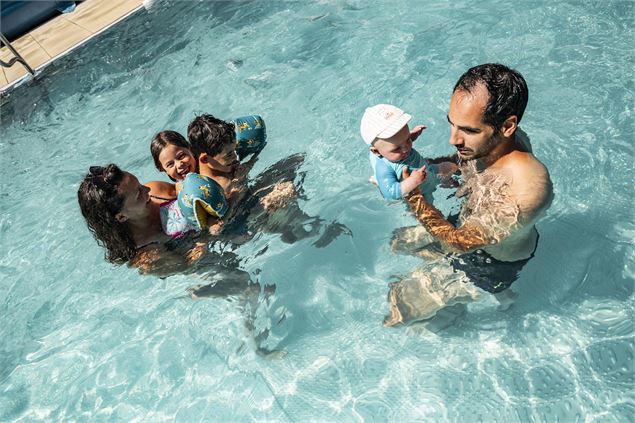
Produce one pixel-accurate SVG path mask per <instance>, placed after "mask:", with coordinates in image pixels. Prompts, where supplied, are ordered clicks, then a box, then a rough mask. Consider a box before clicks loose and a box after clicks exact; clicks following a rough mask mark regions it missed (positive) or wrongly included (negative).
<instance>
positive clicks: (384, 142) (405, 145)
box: [370, 125, 412, 162]
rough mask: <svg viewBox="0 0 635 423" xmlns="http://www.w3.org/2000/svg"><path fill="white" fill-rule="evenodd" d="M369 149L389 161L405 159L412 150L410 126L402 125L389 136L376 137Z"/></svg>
mask: <svg viewBox="0 0 635 423" xmlns="http://www.w3.org/2000/svg"><path fill="white" fill-rule="evenodd" d="M370 151H372V152H373V154H375V155H376V156H378V157H385V158H386V160H388V161H391V162H398V161H401V160H405V159H407V158H408V156H409V155H410V152H411V151H412V139H411V138H410V128H408V125H406V126H404V127H403V128H401V129H400V130H399V132H397V133H396V134H395V135H393V136H392V137H390V138H387V139H383V138H377V140H375V142H374V143H373V145H372V146H371V147H370Z"/></svg>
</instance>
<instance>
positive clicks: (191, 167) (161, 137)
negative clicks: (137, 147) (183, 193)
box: [150, 131, 197, 200]
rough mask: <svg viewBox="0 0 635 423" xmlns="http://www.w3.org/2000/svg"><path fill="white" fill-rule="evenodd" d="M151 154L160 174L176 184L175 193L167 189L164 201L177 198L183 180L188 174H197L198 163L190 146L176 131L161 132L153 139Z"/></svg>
mask: <svg viewBox="0 0 635 423" xmlns="http://www.w3.org/2000/svg"><path fill="white" fill-rule="evenodd" d="M150 153H151V154H152V158H153V159H154V165H155V166H156V167H157V169H158V170H159V172H165V173H166V174H167V175H168V177H169V178H170V179H172V180H173V181H174V182H176V184H175V186H174V191H173V192H170V190H169V189H168V188H165V189H166V194H167V195H166V198H164V199H163V200H170V199H174V198H176V194H178V192H179V191H180V190H181V182H182V181H183V179H185V177H186V176H187V174H188V173H192V172H196V163H197V161H196V159H195V158H194V155H193V154H192V152H191V151H190V145H189V144H188V142H187V141H186V140H185V138H184V137H183V136H182V135H181V134H179V133H178V132H176V131H161V132H159V133H158V134H156V135H155V136H154V138H153V139H152V142H151V143H150ZM170 194H171V195H170Z"/></svg>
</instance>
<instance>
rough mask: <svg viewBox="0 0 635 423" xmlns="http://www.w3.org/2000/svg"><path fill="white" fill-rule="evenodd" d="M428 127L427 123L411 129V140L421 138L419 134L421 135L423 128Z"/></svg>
mask: <svg viewBox="0 0 635 423" xmlns="http://www.w3.org/2000/svg"><path fill="white" fill-rule="evenodd" d="M426 128H427V126H425V125H417V126H415V127H414V128H412V131H410V140H412V142H414V141H415V140H416V139H417V138H419V135H421V133H422V132H423V130H424V129H426Z"/></svg>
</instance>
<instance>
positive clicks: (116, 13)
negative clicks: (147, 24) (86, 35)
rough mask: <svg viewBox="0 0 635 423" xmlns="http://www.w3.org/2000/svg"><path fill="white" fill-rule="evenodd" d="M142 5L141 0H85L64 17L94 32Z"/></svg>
mask: <svg viewBox="0 0 635 423" xmlns="http://www.w3.org/2000/svg"><path fill="white" fill-rule="evenodd" d="M142 5H143V0H107V1H105V0H86V1H85V2H83V3H80V4H79V5H78V6H77V8H76V9H75V11H74V12H72V13H68V14H66V15H65V16H64V17H65V18H66V19H68V20H69V21H71V22H73V23H75V24H77V25H79V26H81V27H82V28H84V29H86V30H87V31H90V32H93V33H95V32H98V31H100V30H102V29H103V28H105V27H107V26H108V25H110V24H111V23H113V22H115V21H117V20H118V19H120V18H122V17H123V16H126V15H127V14H128V13H130V12H132V11H133V10H135V9H137V8H138V7H140V6H142Z"/></svg>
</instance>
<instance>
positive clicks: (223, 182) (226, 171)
mask: <svg viewBox="0 0 635 423" xmlns="http://www.w3.org/2000/svg"><path fill="white" fill-rule="evenodd" d="M187 138H188V141H189V143H190V146H191V147H192V153H193V154H194V158H195V159H196V160H197V161H198V166H199V173H200V174H201V175H203V176H207V177H208V178H211V179H213V180H214V181H216V182H217V183H218V184H219V185H220V186H221V187H222V188H223V191H224V192H225V196H226V197H228V198H229V197H230V193H231V188H232V180H233V179H234V173H235V171H236V169H237V168H238V165H239V164H240V162H239V161H238V156H237V155H236V134H235V132H234V125H233V124H232V123H229V122H225V121H223V120H220V119H217V118H215V117H214V116H212V115H208V114H204V115H201V116H197V117H196V118H194V120H193V121H192V122H190V124H189V125H188V127H187Z"/></svg>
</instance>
